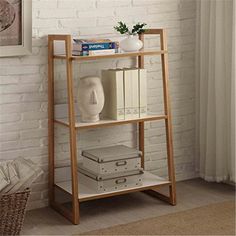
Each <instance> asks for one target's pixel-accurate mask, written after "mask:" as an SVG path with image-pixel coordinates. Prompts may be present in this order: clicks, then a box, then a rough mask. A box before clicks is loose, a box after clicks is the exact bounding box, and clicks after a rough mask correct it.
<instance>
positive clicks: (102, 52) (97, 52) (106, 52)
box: [88, 49, 116, 56]
mask: <svg viewBox="0 0 236 236" xmlns="http://www.w3.org/2000/svg"><path fill="white" fill-rule="evenodd" d="M115 53H116V50H115V49H105V50H91V51H88V55H89V56H96V55H110V54H115Z"/></svg>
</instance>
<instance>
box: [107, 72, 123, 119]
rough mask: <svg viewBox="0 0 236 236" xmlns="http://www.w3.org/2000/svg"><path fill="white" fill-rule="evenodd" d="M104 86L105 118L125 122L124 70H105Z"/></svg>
mask: <svg viewBox="0 0 236 236" xmlns="http://www.w3.org/2000/svg"><path fill="white" fill-rule="evenodd" d="M102 84H103V88H104V93H105V105H104V108H103V111H102V117H103V118H109V119H115V120H124V119H125V108H124V105H125V104H124V78H123V70H119V69H116V70H103V71H102Z"/></svg>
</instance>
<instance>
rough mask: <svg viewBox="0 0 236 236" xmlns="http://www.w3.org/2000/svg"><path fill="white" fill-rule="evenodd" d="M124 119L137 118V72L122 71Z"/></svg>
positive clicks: (133, 70)
mask: <svg viewBox="0 0 236 236" xmlns="http://www.w3.org/2000/svg"><path fill="white" fill-rule="evenodd" d="M124 84H125V86H124V87H125V119H133V118H139V72H138V69H124Z"/></svg>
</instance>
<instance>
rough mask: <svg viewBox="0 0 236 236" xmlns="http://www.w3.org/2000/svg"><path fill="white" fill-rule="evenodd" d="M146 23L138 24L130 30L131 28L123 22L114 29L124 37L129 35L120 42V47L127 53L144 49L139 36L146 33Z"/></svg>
mask: <svg viewBox="0 0 236 236" xmlns="http://www.w3.org/2000/svg"><path fill="white" fill-rule="evenodd" d="M146 25H147V24H146V23H137V24H136V25H134V26H133V28H132V29H131V30H130V29H129V27H128V26H127V25H126V24H125V23H123V22H122V21H120V22H118V25H117V26H115V27H114V29H115V30H116V31H118V32H119V33H120V34H122V35H127V37H126V38H125V39H124V40H122V41H121V42H120V47H121V49H122V50H123V51H125V52H133V51H138V50H140V49H141V48H142V47H143V42H142V41H141V40H139V39H138V38H137V37H135V36H137V35H138V34H141V33H144V32H145V29H144V27H145V26H146Z"/></svg>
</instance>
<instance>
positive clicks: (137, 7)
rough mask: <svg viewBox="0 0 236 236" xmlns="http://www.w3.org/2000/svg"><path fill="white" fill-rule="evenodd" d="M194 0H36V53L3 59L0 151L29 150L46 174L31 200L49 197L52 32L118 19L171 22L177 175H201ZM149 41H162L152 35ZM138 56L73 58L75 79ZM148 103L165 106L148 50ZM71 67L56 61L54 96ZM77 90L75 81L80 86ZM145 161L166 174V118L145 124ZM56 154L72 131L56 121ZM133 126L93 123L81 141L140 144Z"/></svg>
mask: <svg viewBox="0 0 236 236" xmlns="http://www.w3.org/2000/svg"><path fill="white" fill-rule="evenodd" d="M195 3H196V2H195V1H194V0H33V53H32V55H30V56H26V57H13V58H1V59H0V159H13V158H17V157H25V158H30V159H32V160H33V161H34V162H35V163H37V164H38V165H40V166H41V167H42V168H43V169H44V171H45V174H44V175H43V176H42V177H41V178H40V179H39V180H37V182H36V183H34V185H33V187H32V190H33V193H32V196H31V201H30V204H29V208H37V207H43V206H45V205H47V193H48V192H47V178H48V173H47V169H48V166H47V159H48V155H47V140H48V138H47V38H46V37H47V34H52V33H59V34H62V33H63V34H64V33H68V34H73V35H78V34H79V35H81V37H89V36H90V37H97V36H99V37H117V34H116V33H115V32H114V31H113V26H114V25H115V24H116V22H117V21H119V20H122V21H126V22H127V23H129V24H131V23H135V22H141V21H144V22H146V23H147V24H148V27H150V28H158V27H159V28H166V29H167V32H168V46H169V72H170V92H171V99H172V113H173V125H174V151H175V163H176V176H177V179H178V180H183V179H188V178H192V177H195V176H196V173H195V158H194V136H195V135H194V133H195V108H194V104H195V89H194V87H195V86H194V50H195V17H196V6H195ZM146 46H147V47H155V46H158V43H157V39H155V38H153V37H148V38H147V40H146ZM134 65H135V61H133V60H131V59H125V60H124V59H123V60H109V61H106V60H102V61H98V62H95V63H94V62H88V63H85V62H84V63H82V64H75V71H74V75H75V84H77V81H78V78H79V76H78V71H79V72H80V76H84V75H88V74H97V75H99V74H100V71H101V69H104V68H115V67H125V66H126V67H127V66H134ZM145 66H146V68H147V69H148V108H149V111H155V112H158V113H161V112H162V111H163V101H162V100H163V99H162V92H161V89H162V83H161V73H160V72H161V71H160V69H161V67H160V60H159V58H158V57H147V58H146V60H145ZM64 79H65V69H64V64H63V63H62V62H57V70H56V81H57V82H56V88H57V93H56V102H57V103H58V104H61V103H65V101H66V93H65V83H64V82H65V80H64ZM75 91H76V89H75ZM145 129H146V134H145V142H146V144H145V145H146V146H145V147H146V168H147V169H149V170H151V171H152V172H153V173H157V174H159V175H161V176H166V164H167V163H166V148H165V132H164V124H163V123H162V122H154V123H147V124H146V127H145ZM56 133H57V134H58V133H60V136H57V140H56V141H57V147H56V153H57V162H58V163H65V162H67V161H68V133H67V130H66V129H62V128H59V127H57V128H56ZM136 137H137V131H136V127H135V126H130V125H126V126H121V127H116V128H113V129H111V128H106V129H99V130H90V131H87V132H83V133H82V134H79V137H78V140H79V148H87V147H95V146H96V147H97V146H106V145H112V144H116V143H124V144H127V145H131V146H136V145H137V141H136Z"/></svg>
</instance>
